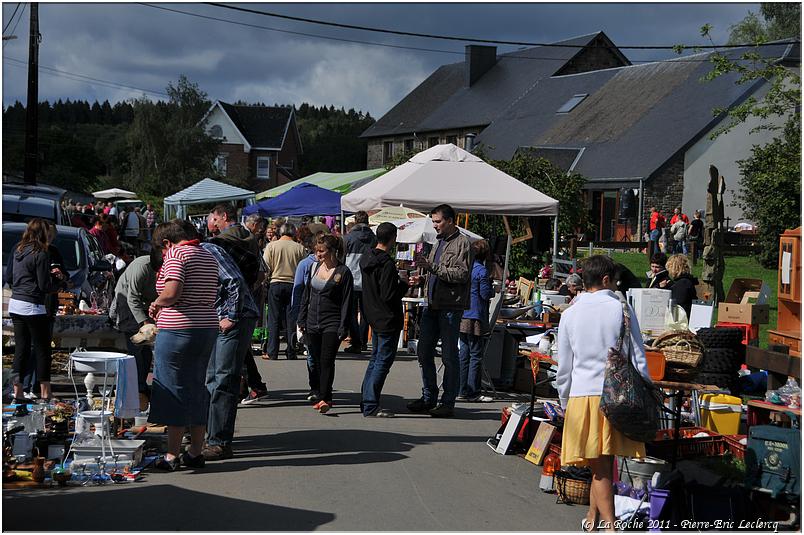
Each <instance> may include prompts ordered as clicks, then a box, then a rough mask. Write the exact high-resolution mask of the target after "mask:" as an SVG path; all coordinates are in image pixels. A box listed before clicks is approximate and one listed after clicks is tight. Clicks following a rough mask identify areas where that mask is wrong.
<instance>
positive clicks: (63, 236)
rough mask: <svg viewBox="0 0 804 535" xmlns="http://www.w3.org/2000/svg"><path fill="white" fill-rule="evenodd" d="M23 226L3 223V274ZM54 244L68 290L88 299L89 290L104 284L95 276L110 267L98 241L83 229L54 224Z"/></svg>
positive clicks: (99, 277)
mask: <svg viewBox="0 0 804 535" xmlns="http://www.w3.org/2000/svg"><path fill="white" fill-rule="evenodd" d="M4 215H5V214H4ZM25 227H26V224H25V223H3V273H5V269H6V266H7V265H8V262H9V261H10V259H11V256H12V251H13V249H14V246H15V245H17V244H18V243H19V241H20V239H21V238H22V233H23V232H24V231H25ZM53 245H55V246H56V248H57V249H58V250H59V252H60V253H61V256H62V259H63V261H64V268H65V269H66V270H67V273H68V274H69V276H70V279H69V288H68V290H69V291H70V292H72V293H74V294H76V295H78V297H79V298H81V299H86V300H87V301H89V298H90V294H91V292H92V291H95V290H98V289H99V287H100V286H101V285H102V284H103V283H104V280H103V279H104V276H96V275H100V273H99V272H103V271H111V270H112V265H111V263H109V262H108V261H106V260H105V259H104V258H103V252H102V251H101V248H100V245H99V244H98V241H97V240H96V239H95V237H94V236H92V235H91V234H89V233H88V232H87V231H86V230H84V229H82V228H76V227H68V226H64V225H56V240H55V241H54V243H53ZM5 282H6V283H7V282H8V281H5Z"/></svg>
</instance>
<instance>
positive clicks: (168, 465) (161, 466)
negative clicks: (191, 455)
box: [154, 455, 180, 472]
mask: <svg viewBox="0 0 804 535" xmlns="http://www.w3.org/2000/svg"><path fill="white" fill-rule="evenodd" d="M179 466H180V463H179V458H178V457H174V458H173V459H171V460H169V461H168V460H167V458H165V456H164V455H163V456H161V457H159V459H157V460H156V462H155V463H154V468H156V469H157V470H162V471H164V472H175V471H176V470H178V469H179Z"/></svg>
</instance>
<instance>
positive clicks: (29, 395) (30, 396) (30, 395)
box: [23, 392, 36, 399]
mask: <svg viewBox="0 0 804 535" xmlns="http://www.w3.org/2000/svg"><path fill="white" fill-rule="evenodd" d="M23 396H25V399H36V394H34V393H33V392H25V393H23Z"/></svg>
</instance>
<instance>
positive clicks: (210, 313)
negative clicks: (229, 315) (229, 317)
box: [156, 245, 218, 329]
mask: <svg viewBox="0 0 804 535" xmlns="http://www.w3.org/2000/svg"><path fill="white" fill-rule="evenodd" d="M169 280H178V281H181V282H182V283H183V287H182V292H181V296H180V297H179V300H178V301H176V303H175V304H174V305H173V306H169V307H165V308H163V309H162V310H160V312H159V317H158V319H157V320H156V326H157V327H159V328H160V329H202V328H210V327H213V328H217V327H218V314H217V312H216V311H215V297H216V296H217V293H218V263H217V261H215V257H214V256H212V254H211V253H209V252H207V251H205V250H204V249H203V248H201V247H199V246H197V245H177V246H175V247H171V248H170V249H168V250H166V251H165V261H164V263H163V264H162V268H161V269H160V270H159V274H158V276H157V279H156V291H157V292H159V293H160V294H161V293H162V291H163V290H164V289H165V282H167V281H169Z"/></svg>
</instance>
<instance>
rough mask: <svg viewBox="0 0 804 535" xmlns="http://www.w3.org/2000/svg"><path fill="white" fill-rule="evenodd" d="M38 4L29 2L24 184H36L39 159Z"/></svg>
mask: <svg viewBox="0 0 804 535" xmlns="http://www.w3.org/2000/svg"><path fill="white" fill-rule="evenodd" d="M40 37H41V36H40V35H39V4H38V3H37V2H33V3H31V15H30V30H29V39H28V103H27V107H26V109H25V167H24V180H25V183H26V184H36V168H37V164H38V161H39V130H38V129H39V39H40Z"/></svg>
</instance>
